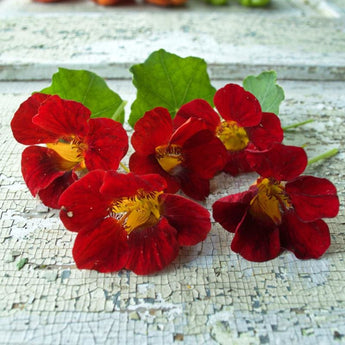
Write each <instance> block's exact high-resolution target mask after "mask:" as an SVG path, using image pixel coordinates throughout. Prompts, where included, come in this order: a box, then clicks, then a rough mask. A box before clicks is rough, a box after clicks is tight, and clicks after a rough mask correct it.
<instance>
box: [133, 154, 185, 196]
mask: <svg viewBox="0 0 345 345" xmlns="http://www.w3.org/2000/svg"><path fill="white" fill-rule="evenodd" d="M129 169H130V170H131V171H132V172H133V173H135V174H138V175H143V174H151V173H152V174H158V175H160V176H162V177H163V178H164V179H165V180H166V182H167V188H166V189H165V191H166V192H167V193H176V192H177V191H178V190H179V189H180V183H179V182H178V179H177V178H176V177H174V176H171V175H169V174H168V173H167V172H166V171H165V170H163V169H162V167H161V166H160V165H159V164H158V162H157V160H156V158H155V156H153V155H149V156H141V155H139V154H137V153H136V152H134V153H133V154H132V155H131V157H130V159H129Z"/></svg>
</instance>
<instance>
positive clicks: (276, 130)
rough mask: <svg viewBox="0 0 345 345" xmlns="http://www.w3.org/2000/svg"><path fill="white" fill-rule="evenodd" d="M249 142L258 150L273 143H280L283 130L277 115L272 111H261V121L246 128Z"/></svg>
mask: <svg viewBox="0 0 345 345" xmlns="http://www.w3.org/2000/svg"><path fill="white" fill-rule="evenodd" d="M247 133H248V136H249V139H250V140H251V142H252V143H253V144H254V145H255V146H256V147H257V148H259V149H260V150H265V149H268V148H270V146H272V144H274V143H281V142H282V141H283V138H284V132H283V129H282V128H281V125H280V120H279V118H278V116H276V115H275V114H273V113H262V119H261V123H260V125H258V126H255V127H251V128H248V129H247Z"/></svg>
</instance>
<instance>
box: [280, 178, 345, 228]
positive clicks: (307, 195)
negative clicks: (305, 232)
mask: <svg viewBox="0 0 345 345" xmlns="http://www.w3.org/2000/svg"><path fill="white" fill-rule="evenodd" d="M285 191H286V193H287V194H289V197H290V199H291V201H292V204H293V206H294V208H295V211H296V214H297V216H298V218H299V219H300V220H302V221H305V222H311V221H314V220H317V219H321V218H324V217H328V218H332V217H335V216H336V215H337V214H338V212H339V199H338V196H337V189H336V188H335V186H334V185H333V184H332V183H331V182H330V181H328V180H327V179H324V178H318V177H313V176H301V177H298V178H297V179H296V180H294V181H291V182H289V183H287V184H286V187H285Z"/></svg>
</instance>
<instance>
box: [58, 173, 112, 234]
mask: <svg viewBox="0 0 345 345" xmlns="http://www.w3.org/2000/svg"><path fill="white" fill-rule="evenodd" d="M104 174H105V173H104V171H101V170H94V171H91V172H89V173H88V174H87V175H85V176H84V177H82V178H81V179H80V180H79V181H76V182H75V183H73V184H72V185H71V186H70V187H69V188H68V189H66V191H65V192H64V193H62V195H61V197H60V200H59V206H60V207H61V211H60V218H61V220H62V222H63V223H64V225H65V227H66V228H67V229H68V230H71V231H79V230H81V229H84V228H87V229H93V228H94V227H96V226H98V224H99V223H100V222H101V221H102V220H103V218H105V217H107V216H108V214H109V210H108V208H109V205H110V203H111V199H107V198H106V197H105V196H104V195H102V194H101V193H100V191H99V190H100V188H101V186H102V184H103V179H104Z"/></svg>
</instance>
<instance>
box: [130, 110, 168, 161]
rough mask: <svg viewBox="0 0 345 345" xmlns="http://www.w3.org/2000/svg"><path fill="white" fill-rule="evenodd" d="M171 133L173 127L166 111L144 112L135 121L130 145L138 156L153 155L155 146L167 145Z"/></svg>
mask: <svg viewBox="0 0 345 345" xmlns="http://www.w3.org/2000/svg"><path fill="white" fill-rule="evenodd" d="M172 131H173V125H172V120H171V116H170V114H169V112H168V110H167V109H165V108H160V107H158V108H155V109H153V110H150V111H148V112H146V113H145V115H144V116H143V117H142V118H141V119H140V120H138V121H137V123H136V124H135V126H134V133H133V135H132V139H131V143H132V146H133V148H134V150H135V151H136V152H138V153H139V154H141V155H148V154H153V153H155V148H156V147H157V146H161V145H166V144H168V142H169V140H170V137H171V135H172Z"/></svg>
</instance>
